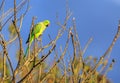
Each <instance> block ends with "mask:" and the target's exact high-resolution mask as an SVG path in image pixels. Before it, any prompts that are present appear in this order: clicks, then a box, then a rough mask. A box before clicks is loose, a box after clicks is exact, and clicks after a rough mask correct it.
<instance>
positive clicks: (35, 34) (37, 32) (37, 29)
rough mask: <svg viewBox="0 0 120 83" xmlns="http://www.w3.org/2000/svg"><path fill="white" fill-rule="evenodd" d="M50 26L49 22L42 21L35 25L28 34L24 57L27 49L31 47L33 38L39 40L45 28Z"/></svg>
mask: <svg viewBox="0 0 120 83" xmlns="http://www.w3.org/2000/svg"><path fill="white" fill-rule="evenodd" d="M49 25H50V21H49V20H44V21H42V22H39V23H37V24H35V25H34V26H33V28H32V31H31V33H29V36H28V39H27V41H26V44H28V43H29V46H28V47H27V49H26V52H25V55H24V57H25V56H26V55H27V52H28V49H29V47H30V46H31V44H32V42H33V41H34V39H35V38H39V36H41V35H42V34H43V32H44V31H45V30H46V28H47V27H48V26H49Z"/></svg>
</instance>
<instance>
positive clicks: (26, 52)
mask: <svg viewBox="0 0 120 83" xmlns="http://www.w3.org/2000/svg"><path fill="white" fill-rule="evenodd" d="M30 46H31V44H30V45H28V46H27V48H26V51H25V54H24V57H26V56H27V54H28V50H29V49H30Z"/></svg>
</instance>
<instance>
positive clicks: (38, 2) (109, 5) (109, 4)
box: [3, 0, 120, 83]
mask: <svg viewBox="0 0 120 83" xmlns="http://www.w3.org/2000/svg"><path fill="white" fill-rule="evenodd" d="M12 1H13V0H8V1H7V0H6V3H5V10H7V9H9V8H10V7H13V4H12ZM20 1H21V0H20ZM68 2H69V8H70V10H71V12H72V13H73V14H72V17H75V18H76V26H77V31H78V34H79V39H80V43H81V47H82V48H84V46H85V44H86V42H87V40H88V39H89V38H90V37H93V41H92V43H91V44H90V46H89V47H88V50H87V52H86V53H85V55H84V56H89V55H92V56H95V57H100V56H101V55H102V54H103V53H104V52H105V51H106V50H107V48H108V46H109V45H110V44H111V42H112V40H113V38H114V35H115V34H116V32H117V28H118V20H120V0H68ZM65 4H66V1H65V0H59V1H58V0H52V1H50V0H30V6H31V9H30V11H29V12H28V13H27V15H26V16H25V18H24V20H23V27H22V29H21V36H22V38H23V47H24V49H25V48H26V46H27V45H26V44H25V42H26V40H27V37H28V33H29V30H30V26H31V20H32V17H33V16H36V17H37V20H36V21H35V23H37V22H39V21H43V20H44V19H49V20H50V21H51V25H50V27H49V28H47V30H46V31H45V33H44V35H43V37H42V38H43V41H44V42H43V44H47V43H48V40H49V38H48V34H50V35H51V36H52V38H55V35H56V34H57V31H58V29H59V27H58V26H57V25H56V13H57V14H58V16H59V20H60V22H63V20H64V17H65V15H66V5H65ZM24 10H25V9H22V11H24ZM22 11H21V12H22ZM69 23H72V22H71V21H70V22H69ZM6 30H7V28H4V30H3V33H4V32H5V31H6ZM5 34H6V32H5ZM64 39H65V38H63V41H59V42H58V44H64ZM61 40H62V39H61ZM17 44H18V43H15V45H17ZM15 45H14V46H10V48H9V51H10V50H11V53H10V54H11V55H15V53H14V52H15V51H13V49H14V50H16V49H15ZM13 57H15V56H11V58H12V59H13V61H12V63H13V64H14V65H15V64H16V63H15V62H14V60H15V58H13ZM113 58H114V59H115V61H116V63H115V65H114V67H113V70H111V71H110V72H109V73H108V74H107V76H108V78H109V79H111V80H112V81H113V82H114V83H118V82H119V78H120V66H119V65H120V39H118V41H117V42H116V44H115V46H114V47H113V50H112V53H111V57H110V62H111V60H112V59H113Z"/></svg>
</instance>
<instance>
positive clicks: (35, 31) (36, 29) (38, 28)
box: [31, 23, 42, 36]
mask: <svg viewBox="0 0 120 83" xmlns="http://www.w3.org/2000/svg"><path fill="white" fill-rule="evenodd" d="M41 27H42V25H41V23H39V24H36V25H35V26H34V28H33V31H32V33H31V36H33V35H35V34H37V33H39V32H40V29H41Z"/></svg>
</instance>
